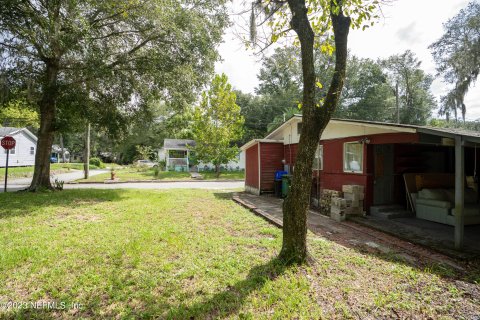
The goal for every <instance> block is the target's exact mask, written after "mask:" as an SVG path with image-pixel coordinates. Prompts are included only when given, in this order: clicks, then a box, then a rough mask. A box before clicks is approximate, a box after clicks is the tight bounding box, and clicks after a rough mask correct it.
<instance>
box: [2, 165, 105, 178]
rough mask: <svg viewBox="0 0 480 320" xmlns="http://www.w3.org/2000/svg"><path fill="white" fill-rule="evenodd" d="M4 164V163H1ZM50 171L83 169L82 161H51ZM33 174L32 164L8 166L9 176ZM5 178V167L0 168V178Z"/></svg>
mask: <svg viewBox="0 0 480 320" xmlns="http://www.w3.org/2000/svg"><path fill="white" fill-rule="evenodd" d="M3 165H4V164H3ZM90 168H91V169H96V168H97V167H96V166H90ZM50 169H51V171H52V173H57V174H58V173H65V172H68V171H70V170H72V169H75V170H83V163H52V164H50ZM31 176H33V166H30V167H9V168H8V177H9V178H27V177H31ZM4 179H5V168H0V180H2V181H3V180H4Z"/></svg>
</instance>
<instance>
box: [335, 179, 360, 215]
mask: <svg viewBox="0 0 480 320" xmlns="http://www.w3.org/2000/svg"><path fill="white" fill-rule="evenodd" d="M342 192H343V198H340V197H333V198H332V199H331V206H330V217H332V218H333V219H334V220H336V221H344V220H345V219H347V217H348V216H352V215H363V214H364V211H363V199H364V198H365V193H364V188H363V186H359V185H344V186H342Z"/></svg>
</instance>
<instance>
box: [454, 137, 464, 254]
mask: <svg viewBox="0 0 480 320" xmlns="http://www.w3.org/2000/svg"><path fill="white" fill-rule="evenodd" d="M462 142H463V141H462V137H461V136H456V137H455V249H462V247H463V236H464V223H465V218H464V212H463V208H464V200H465V150H464V148H463V145H462Z"/></svg>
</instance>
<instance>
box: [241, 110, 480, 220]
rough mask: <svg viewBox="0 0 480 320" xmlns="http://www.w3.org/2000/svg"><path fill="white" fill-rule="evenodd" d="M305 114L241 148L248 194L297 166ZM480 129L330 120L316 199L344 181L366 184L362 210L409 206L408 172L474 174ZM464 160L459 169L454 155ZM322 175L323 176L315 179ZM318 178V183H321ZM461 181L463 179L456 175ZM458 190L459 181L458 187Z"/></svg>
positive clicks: (317, 166)
mask: <svg viewBox="0 0 480 320" xmlns="http://www.w3.org/2000/svg"><path fill="white" fill-rule="evenodd" d="M301 128H302V117H301V116H300V115H296V116H294V117H292V118H290V119H289V120H288V121H286V122H285V123H283V124H282V125H281V126H279V127H278V128H277V129H275V130H274V131H272V132H271V133H270V134H268V135H267V136H266V137H265V138H264V139H256V140H252V141H250V142H248V143H247V144H245V145H244V146H242V150H244V151H245V153H246V166H245V170H246V180H245V189H246V191H247V192H251V193H255V194H261V193H265V192H273V190H274V174H275V171H277V170H283V169H284V168H287V169H288V170H289V171H290V172H293V171H294V170H295V158H296V152H297V145H298V142H299V137H300V134H301ZM477 144H479V145H480V133H479V132H472V131H461V130H458V129H441V128H431V127H422V126H413V125H401V124H390V123H379V122H369V121H356V120H338V119H332V120H331V121H330V123H329V124H328V125H327V127H326V128H325V130H324V132H323V134H322V138H321V140H320V141H319V145H318V148H317V153H316V155H315V162H314V171H313V173H312V183H313V188H312V189H313V190H314V192H313V198H316V196H315V194H318V195H320V191H321V190H322V189H332V190H339V191H340V190H341V189H342V185H348V184H357V185H362V186H364V187H365V202H364V206H365V207H364V209H365V210H366V211H367V212H368V211H369V209H370V207H372V206H377V205H390V204H400V205H406V202H407V198H408V197H407V196H406V188H405V181H404V175H403V174H404V173H409V172H419V173H449V174H452V175H453V174H454V175H455V176H460V172H458V170H463V173H462V174H461V175H462V176H463V177H464V176H472V175H473V174H474V172H473V171H474V168H475V165H474V162H475V161H477V160H475V157H474V156H475V153H476V154H477V158H476V159H480V152H479V151H480V148H476V146H477ZM459 156H461V157H463V158H464V159H465V160H464V161H462V166H461V167H460V168H459V167H457V166H456V165H455V161H456V159H457V158H458V157H459ZM317 175H319V179H315V177H316V176H317ZM316 181H318V185H316V184H317V182H316ZM458 181H460V179H458ZM455 188H457V189H458V190H459V191H458V192H460V190H461V189H462V190H463V187H462V186H461V185H458V186H457V185H455Z"/></svg>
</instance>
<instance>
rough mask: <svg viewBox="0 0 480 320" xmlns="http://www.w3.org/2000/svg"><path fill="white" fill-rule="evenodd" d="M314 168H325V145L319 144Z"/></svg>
mask: <svg viewBox="0 0 480 320" xmlns="http://www.w3.org/2000/svg"><path fill="white" fill-rule="evenodd" d="M313 170H323V146H322V145H320V144H319V145H318V146H317V151H315V159H313Z"/></svg>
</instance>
